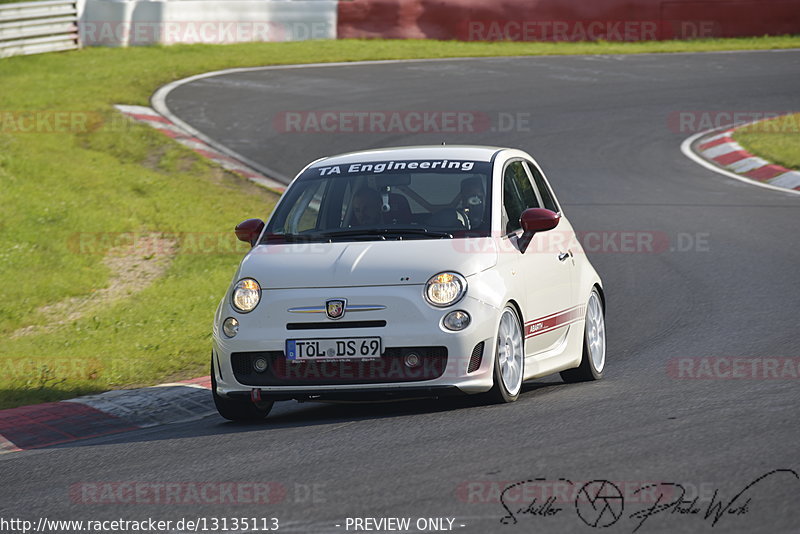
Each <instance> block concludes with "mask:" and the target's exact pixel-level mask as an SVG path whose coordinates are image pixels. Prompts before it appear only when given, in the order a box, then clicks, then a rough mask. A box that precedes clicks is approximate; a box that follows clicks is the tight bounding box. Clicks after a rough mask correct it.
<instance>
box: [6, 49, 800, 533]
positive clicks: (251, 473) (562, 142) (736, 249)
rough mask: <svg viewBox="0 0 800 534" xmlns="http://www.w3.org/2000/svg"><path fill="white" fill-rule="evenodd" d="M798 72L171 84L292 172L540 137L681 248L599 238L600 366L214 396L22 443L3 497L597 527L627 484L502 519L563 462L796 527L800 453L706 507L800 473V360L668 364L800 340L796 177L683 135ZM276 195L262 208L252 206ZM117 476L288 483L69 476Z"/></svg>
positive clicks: (562, 167) (30, 513) (767, 69)
mask: <svg viewBox="0 0 800 534" xmlns="http://www.w3.org/2000/svg"><path fill="white" fill-rule="evenodd" d="M798 87H800V51H784V52H753V53H714V54H697V55H682V54H681V55H642V56H616V57H612V56H602V57H541V58H509V59H471V60H447V61H434V62H407V63H394V64H378V65H372V66H365V65H357V66H336V67H320V68H304V69H294V70H263V71H253V72H242V73H236V74H230V75H222V76H217V77H213V78H207V79H201V80H198V81H196V82H193V83H190V84H187V85H183V86H181V87H179V88H177V89H175V90H173V91H172V92H171V93H170V94H169V96H168V98H167V100H166V103H167V105H168V106H169V108H170V109H171V110H172V111H173V112H174V113H175V114H176V115H177V116H178V117H180V118H181V119H183V120H184V121H186V122H188V123H189V124H191V125H192V126H194V127H195V128H197V129H198V130H200V131H201V132H203V133H204V134H206V135H208V136H210V137H212V138H213V139H215V140H217V141H218V142H220V143H222V144H224V145H226V146H227V147H229V148H231V149H232V150H235V151H237V152H239V153H241V154H243V155H245V156H246V157H248V158H250V159H252V160H255V161H257V162H259V163H261V164H263V165H265V166H268V167H270V168H272V169H274V170H276V171H277V172H278V173H279V174H282V175H283V176H284V177H285V176H290V175H293V174H294V173H295V172H296V171H298V170H299V169H300V168H301V167H302V166H303V165H305V164H306V163H307V162H309V161H311V160H312V159H314V158H316V157H319V156H322V155H325V154H332V153H337V152H342V151H348V150H356V149H363V148H370V147H380V146H385V145H403V144H423V143H440V142H441V141H442V140H443V138H444V140H446V141H447V143H448V144H455V143H470V144H472V143H474V144H491V145H499V146H504V145H508V146H515V147H520V148H523V149H525V150H528V151H529V152H531V153H532V154H533V155H534V157H536V158H537V159H538V161H539V162H540V163H541V164H542V165H543V167H544V169H545V172H547V173H548V177H549V178H550V181H551V182H552V183H553V185H554V188H555V190H556V193H557V194H558V195H559V198H560V200H561V202H562V204H564V208H565V212H566V213H567V215H568V216H569V218H570V220H571V221H572V223H573V225H574V226H575V227H576V228H577V229H578V230H579V231H587V232H612V231H629V232H649V231H652V232H661V233H663V234H666V235H667V236H669V238H670V240H671V248H672V250H669V249H667V250H662V251H658V252H653V253H647V252H646V251H638V252H632V253H618V252H614V251H613V250H607V251H598V252H594V253H592V254H591V259H592V261H593V263H594V265H595V266H596V268H597V270H598V271H599V273H600V275H601V276H602V277H603V279H604V282H605V286H606V292H607V295H608V315H607V324H608V340H609V351H608V367H607V374H606V377H605V378H604V379H603V380H602V381H599V382H596V383H588V384H579V385H566V384H563V383H561V381H560V380H559V379H558V378H557V377H552V378H548V379H544V380H539V381H537V382H535V383H532V384H530V385H528V386H526V388H525V392H524V394H523V395H522V396H521V397H520V400H519V401H518V402H517V403H515V404H511V405H504V406H481V405H474V404H473V403H468V402H463V401H461V402H456V401H447V402H444V401H441V402H432V401H424V402H421V401H420V402H412V403H399V404H379V405H357V406H350V405H322V404H319V405H315V404H296V403H282V404H279V405H276V409H275V411H274V412H273V415H272V416H271V417H270V418H269V420H268V421H267V422H265V423H263V424H258V425H250V426H248V425H240V424H232V423H227V422H224V421H223V420H222V419H221V418H218V417H216V416H214V417H210V418H206V419H204V420H201V421H197V422H193V423H188V424H183V425H172V426H167V427H159V428H154V429H150V430H142V431H136V432H131V433H127V434H123V435H120V436H116V437H109V438H103V439H96V440H88V441H82V442H78V443H74V444H70V445H67V446H62V447H54V448H49V449H45V450H35V451H26V452H20V453H15V454H9V455H4V456H2V457H0V472H1V473H2V481H3V483H2V485H0V516H2V517H27V518H37V517H39V516H45V517H48V518H50V519H67V518H74V519H114V518H120V517H121V518H124V519H137V518H146V517H153V518H158V519H175V518H180V517H196V516H201V517H229V518H230V517H253V516H256V517H277V518H279V519H280V521H281V527H282V528H281V530H282V531H285V532H313V533H317V532H344V531H345V529H344V525H345V523H344V521H345V518H347V517H355V516H358V517H365V516H400V517H411V518H418V517H451V518H453V517H455V518H456V521H455V526H456V530H458V531H464V532H477V533H482V532H509V533H510V532H534V531H536V532H592V531H594V529H592V528H591V527H589V526H587V524H586V523H585V522H584V521H583V520H582V519H581V515H579V512H581V513H582V515H583V516H584V517H586V518H588V519H589V520H590V521H591V520H592V518H594V519H597V517H601V519H600V523H599V524H598V526H602V525H603V524H604V523H606V522H608V520H609V518H610V517H611V515H609V514H610V513H611V512H612V511H614V512H615V513H618V512H619V509H618V508H617V509H615V508H614V507H615V506H617V505H618V504H619V502H620V501H619V500H617V501H612V500H609V501H608V503H609V506H610V507H611V508H609V509H606V511H605V515H603V516H600V515H599V514H600V512H602V511H603V508H602V506H601V503H604V502H605V501H603V500H602V499H600V500H598V501H597V502H596V505H597V507H596V508H595V509H594V511H592V510H591V509H590V508H591V507H589V508H587V506H586V505H582V506H581V507H578V508H577V509H576V506H575V504H573V503H572V501H570V502H563V503H562V502H557V503H555V504H554V506H553V508H561V509H562V510H561V511H559V512H557V513H555V515H550V516H547V517H545V516H542V515H538V516H534V515H525V516H523V515H517V520H518V523H516V524H508V525H506V524H502V523H501V518H503V517H504V516H505V515H506V511H505V510H504V509H503V507H502V506H501V504H499V503H498V502H497V497H498V494H499V490H501V489H502V488H504V487H505V486H507V485H509V484H512V483H514V482H516V481H522V480H526V479H534V478H539V477H543V478H546V479H548V480H551V481H554V480H556V479H559V478H564V479H568V480H569V481H571V482H572V483H573V484H574V485H575V487H580V486H581V485H582V484H583V483H584V482H586V481H591V480H608V481H612V482H615V484H616V486H618V487H621V488H622V489H623V490H624V491H626V492H628V493H630V492H631V491H632V489H635V487H638V486H640V485H646V484H648V483H652V482H674V483H680V484H682V485H684V486H685V487H686V488H687V490H688V493H687V495H686V496H687V498H691V497H693V495H694V493H695V492H699V494H700V495H699V496H700V500H699V501H698V502H697V507H698V508H700V509H701V513H700V514H680V513H672V512H673V509H670V510H668V511H666V512H664V513H661V514H659V515H657V516H654V517H651V518H649V519H647V520H646V522H645V523H644V524H643V525H642V526H641V528H640V529H639V530H638V532H797V531H798V529H800V509H799V508H798V507H797V496H798V495H800V480H798V479H797V478H796V477H795V475H794V474H792V473H788V472H781V473H776V474H774V475H771V476H770V477H767V478H766V479H764V480H762V481H761V482H759V483H757V484H756V485H755V486H753V487H751V488H750V489H748V490H747V491H746V492H745V494H744V497H740V499H739V500H738V501H736V502H735V503H734V505H733V506H732V508H736V509H738V508H739V507H740V506H741V505H742V504H744V503H745V501H746V500H747V499H748V498H749V499H750V501H749V502H748V504H747V506H746V507H745V512H746V513H742V514H740V515H733V514H726V515H725V516H724V517H723V518H722V519H720V520H719V522H718V523H717V525H716V526H712V520H711V519H710V518H709V519H704V518H703V514H704V512H705V510H706V509H707V507H708V504H709V500H710V498H711V495H712V494H713V492H714V489H716V488H718V489H719V493H718V495H717V500H720V499H722V500H723V503H724V504H727V503H728V501H730V500H731V499H732V498H733V497H734V496H735V495H736V494H737V493H739V492H740V491H741V490H742V489H744V488H745V486H746V485H748V484H749V483H750V482H752V481H754V480H755V479H757V478H758V477H759V476H761V475H763V474H766V473H768V472H769V471H772V470H775V469H792V470H794V471H795V472H800V460H799V459H798V454H797V452H798V443H800V425H798V422H797V416H796V414H797V411H796V409H797V406H798V401H800V387H798V385H799V384H800V382H798V379H792V378H784V379H724V378H717V379H704V380H692V379H676V378H674V377H673V376H672V375H671V374H670V373H669V372H668V368H669V365H670V362H671V361H674V359H675V358H691V357H744V358H773V357H794V358H797V357H798V356H800V348H798V347H799V346H800V345H799V344H798V333H797V332H798V326H800V324H799V323H800V320H799V319H798V317H799V315H798V312H799V311H800V284H799V283H798V278H800V268H799V267H800V240H799V239H798V237H797V233H796V232H797V231H798V222H800V199H798V197H796V196H792V195H790V194H788V193H780V192H775V191H769V190H764V189H760V188H758V187H754V186H751V185H747V184H743V183H740V182H736V181H733V180H730V179H728V178H726V177H723V176H720V175H717V174H715V173H713V172H711V171H709V170H707V169H704V168H702V167H700V166H698V165H697V164H695V163H693V162H692V161H690V160H688V159H687V158H685V157H684V156H683V155H682V154H681V152H680V150H679V147H680V143H681V141H682V140H683V139H684V138H685V137H688V136H689V135H690V134H691V133H693V132H690V131H686V132H676V131H674V130H673V129H672V128H671V127H670V122H669V118H670V117H671V116H674V115H671V114H674V113H676V112H680V111H687V110H697V111H703V110H709V111H715V110H716V111H722V110H725V111H735V110H739V111H785V110H792V109H794V110H796V109H797V108H798V105H800V101H799V100H800V98H799V97H798V92H797V88H798ZM303 110H386V111H397V110H451V111H475V112H480V113H485V114H488V116H490V117H496V116H497V115H496V114H497V113H499V112H510V113H529V114H530V115H529V117H530V124H529V127H524V128H513V129H512V131H492V130H491V128H488V129H485V130H484V131H480V132H464V133H461V134H447V135H442V134H440V133H423V134H403V133H385V134H382V133H376V132H373V133H338V134H324V133H316V134H312V133H308V134H303V133H282V132H280V131H278V130H279V129H276V128H275V122H274V118H275V117H276V116H277V115H278V114H279V113H281V112H286V111H303ZM256 215H262V216H264V215H266V214H256V213H242V217H241V218H242V219H244V218H246V217H250V216H256ZM235 222H237V221H231V223H232V224H234V223H235ZM659 235H662V234H659ZM679 236H684V237H679ZM686 236H693V239H692V240H693V241H694V245H695V246H690V245H692V243H689V241H690V240H689V238H688V237H686ZM697 237H699V238H700V245H699V246H698V245H697V240H696V238H697ZM683 247H685V248H688V249H689V250H682V248H683ZM234 269H235V265H233V264H231V272H232V273H233V270H234ZM209 313H211V312H209ZM109 481H115V482H123V481H132V482H153V483H155V482H207V481H208V482H218V481H243V482H266V481H273V482H277V483H279V484H282V485H283V487H285V488H286V490H287V493H286V495H285V498H283V499H282V500H281V502H278V503H274V504H268V505H264V504H260V505H252V504H233V505H231V504H226V505H218V504H208V505H203V506H198V505H196V504H164V503H161V504H143V503H139V504H82V503H80V502H76V501H80V499H76V498H75V495H74V494H73V496H72V497H71V496H70V493H69V491H70V488H71V487H72V488H73V489H74V488H75V486H73V485H74V484H80V483H83V482H109ZM476 482H477V483H478V484H473V485H469V484H470V483H476ZM485 483H488V484H485ZM542 487H552V486H547V485H546V483H543V484H542ZM309 488H315V491H314V496H313V497H311V496H309V491H308V489H309ZM464 488H471V490H472V491H471V492H470V491H462V490H464ZM609 488H610V486H609ZM663 488H664V487H663V486H662V488H661V489H660V490H659V491H662V490H663ZM673 489H674V487H673ZM492 490H494V492H493V491H492ZM608 494H609V495H611V493H610V490H609V493H608ZM674 495H675V494H672V496H673V499H674ZM534 496H535V495H534ZM546 496H547V495H546V494H545V498H546ZM529 497H530V496H529ZM673 499H668V500H669V501H671V500H673ZM638 500H639V501H642V500H645V501H646V499H638ZM528 501H530V499H528ZM543 501H544V499H538V500H537V505H539V504H543ZM636 501H637V499H636V498H635V497H631V496H630V495H629V498H628V499H626V500H625V503H624V506H625V507H624V511H623V512H622V514H621V515H622V517H621V518H620V519H619V520H618V521H616V522H615V523H614V524H613V525H611V526H610V527H608V528H603V529H602V530H603V531H604V532H632V531H633V530H634V529H635V527H636V526H637V524H638V521H637V519H636V517H634V518H631V517H630V516H631V515H632V514H635V513H636V512H637V511H640V510H642V509H643V508H646V507H648V506H651V505H652V502H644V503H643V502H636ZM651 501H652V499H651ZM662 502H663V501H662ZM527 504H529V502H524V503H523V502H522V501H520V500H516V501H513V502H512V504H511V506H510V507H511V508H512V509H514V510H516V509H518V508H521V507H525V506H527ZM592 514H594V515H592ZM512 523H513V521H512ZM337 524H339V525H342V527H336V526H335V525H337ZM458 525H465V527H459V526H458ZM351 531H352V530H351Z"/></svg>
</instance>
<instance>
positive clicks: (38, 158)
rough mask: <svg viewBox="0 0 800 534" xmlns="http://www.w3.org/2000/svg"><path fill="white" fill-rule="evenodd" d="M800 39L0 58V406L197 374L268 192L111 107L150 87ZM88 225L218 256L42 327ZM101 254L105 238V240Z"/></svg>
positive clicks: (79, 283) (267, 204) (74, 282)
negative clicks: (275, 70) (243, 225)
mask: <svg viewBox="0 0 800 534" xmlns="http://www.w3.org/2000/svg"><path fill="white" fill-rule="evenodd" d="M793 47H800V37H773V38H751V39H735V40H707V41H675V42H646V43H602V42H594V43H510V42H503V43H464V42H436V41H381V40H375V41H356V40H350V41H317V42H300V43H256V44H244V45H228V46H209V45H192V46H188V45H176V46H171V47H146V48H145V47H142V48H130V49H112V48H90V49H85V50H80V51H75V52H65V53H57V54H44V55H38V56H27V57H13V58H8V59H3V60H2V61H0V110H2V111H0V213H2V217H0V336H2V337H3V339H4V342H3V344H2V347H0V408H6V407H11V406H17V405H22V404H29V403H33V402H41V401H47V400H56V399H62V398H69V397H73V396H76V395H79V394H85V393H92V392H99V391H104V390H107V389H112V388H121V387H131V386H137V385H144V384H152V383H157V382H159V381H164V380H168V379H178V378H189V377H192V376H197V375H200V374H205V373H207V362H208V357H209V352H210V323H211V319H212V316H213V313H214V310H215V307H216V304H217V302H218V300H219V298H220V297H221V296H222V294H223V292H224V290H225V288H226V287H227V284H228V282H229V279H230V277H231V276H232V274H233V272H234V269H235V267H236V264H237V262H238V260H239V258H240V257H241V254H242V252H243V250H245V249H246V245H244V244H239V245H240V246H239V247H238V248H237V244H236V242H235V238H234V236H233V233H232V231H231V229H232V227H233V226H234V225H235V224H236V223H237V222H239V221H240V220H242V219H245V218H248V217H253V216H261V217H266V216H267V215H268V214H269V212H270V211H271V209H272V207H273V205H274V202H275V200H276V199H275V196H274V195H272V194H271V193H269V192H267V191H265V190H263V189H260V188H258V187H256V186H253V185H252V184H250V183H249V182H247V181H245V180H242V179H240V178H237V177H235V176H232V175H229V174H227V173H224V172H221V171H220V170H219V169H218V168H216V167H214V166H212V165H210V164H209V163H207V162H205V161H204V160H202V159H200V158H199V157H197V156H196V155H195V154H194V153H193V152H191V151H189V150H188V149H185V148H183V147H182V146H180V145H178V144H177V143H174V142H173V141H171V140H170V139H168V138H167V137H165V136H163V135H161V134H160V133H157V132H156V131H154V130H151V129H149V128H147V127H144V126H140V125H135V124H132V123H127V122H126V121H124V120H121V118H120V115H119V114H117V113H116V111H115V110H114V109H113V108H112V105H113V104H117V103H121V104H142V105H146V104H147V103H148V100H149V97H150V95H151V94H152V93H153V91H154V90H155V89H156V88H158V87H159V86H160V85H162V84H164V83H167V82H169V81H172V80H175V79H178V78H183V77H186V76H189V75H192V74H196V73H200V72H205V71H209V70H216V69H223V68H231V67H243V66H254V65H267V64H289V63H307V62H321V61H353V60H370V59H390V58H419V57H459V56H501V55H505V56H509V55H533V54H601V53H602V54H616V53H623V54H626V53H641V52H685V51H700V50H737V49H773V48H793ZM42 110H49V111H70V112H78V113H79V115H78V116H79V117H88V119H87V120H88V126H89V127H88V128H86V129H81V128H77V129H75V130H73V131H70V130H69V129H67V131H60V132H57V133H43V132H37V133H19V132H16V131H14V129H15V126H16V125H18V121H17V119H18V118H19V116H20V113H22V112H26V111H34V112H35V111H42ZM97 232H109V233H116V232H166V233H173V232H177V233H182V232H213V233H221V235H223V236H226V237H225V239H226V241H225V246H226V247H228V248H227V249H226V250H231V251H234V252H228V253H218V254H213V253H206V254H196V253H192V251H193V250H194V249H192V248H191V247H190V246H189V244H186V243H184V245H183V247H182V248H181V249H179V250H178V254H177V255H176V256H175V260H174V262H173V263H172V264H171V266H170V267H169V270H168V271H167V272H166V274H165V275H164V276H163V277H161V278H160V279H158V280H157V281H156V282H155V283H154V284H152V285H151V286H149V287H147V288H146V289H144V290H143V291H141V292H138V293H134V294H132V295H131V296H129V297H127V298H124V299H121V300H119V301H117V302H115V303H113V304H112V305H109V306H105V307H101V308H98V309H95V310H93V311H92V312H91V313H89V314H87V315H86V316H84V317H81V318H78V319H76V320H72V321H69V322H67V323H66V324H64V325H61V326H57V327H55V328H54V329H53V330H52V331H48V332H42V333H38V334H33V335H27V336H23V337H16V338H11V334H12V333H14V332H15V331H17V330H18V329H19V328H22V327H29V326H37V325H38V326H43V325H46V324H48V322H49V321H50V319H48V318H47V316H46V315H44V314H42V313H40V312H38V311H37V310H39V309H40V308H41V307H42V306H45V305H47V304H51V303H54V302H59V301H62V300H64V299H66V298H69V297H84V296H89V295H92V294H93V293H95V292H96V291H97V290H98V289H100V288H103V287H106V286H107V285H108V283H109V270H108V268H107V267H106V266H105V265H104V263H103V255H102V254H98V253H89V254H87V253H82V252H81V251H80V250H78V249H76V239H77V238H78V236H80V235H84V236H85V235H89V236H90V237H91V236H93V235H95V233H97ZM101 252H102V251H101Z"/></svg>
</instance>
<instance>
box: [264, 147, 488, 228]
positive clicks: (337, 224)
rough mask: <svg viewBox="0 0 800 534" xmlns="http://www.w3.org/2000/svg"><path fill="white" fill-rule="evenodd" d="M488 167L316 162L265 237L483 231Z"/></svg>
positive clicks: (420, 162) (476, 163)
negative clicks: (331, 163) (327, 164)
mask: <svg viewBox="0 0 800 534" xmlns="http://www.w3.org/2000/svg"><path fill="white" fill-rule="evenodd" d="M490 170H491V164H490V163H488V162H481V161H470V160H452V161H451V160H396V161H380V162H364V163H347V164H343V165H329V166H325V164H324V163H321V164H319V165H317V166H314V167H312V168H309V169H307V170H306V171H305V172H304V173H303V174H302V175H301V176H300V177H299V178H298V179H297V180H296V181H295V182H294V183H293V184H292V186H291V187H290V188H289V189H288V191H287V192H286V193H285V197H284V198H283V200H282V201H281V202H280V204H279V206H278V207H277V209H276V211H275V213H274V214H273V216H272V218H271V219H270V222H269V224H268V226H267V231H266V232H265V236H264V240H263V241H266V242H272V241H278V242H295V241H319V240H321V241H333V240H351V241H358V240H387V239H442V238H460V237H473V236H487V235H489V231H490V225H491V213H490V209H489V207H490V206H491V203H490V198H489V193H490V191H491V187H489V176H490ZM263 241H262V242H263Z"/></svg>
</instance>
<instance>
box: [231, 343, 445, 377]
mask: <svg viewBox="0 0 800 534" xmlns="http://www.w3.org/2000/svg"><path fill="white" fill-rule="evenodd" d="M411 353H416V354H417V355H418V356H419V357H420V364H419V365H418V366H417V367H413V368H412V367H408V366H407V365H406V364H405V357H406V356H407V355H409V354H411ZM259 357H263V358H265V359H266V360H267V362H268V363H269V365H268V367H267V369H266V370H265V371H264V372H262V373H258V372H256V371H255V369H254V367H253V362H254V361H255V360H257V359H258V358H259ZM231 365H232V367H233V374H234V376H235V377H236V380H237V381H238V382H239V383H240V384H244V385H246V386H302V385H346V384H379V383H402V382H418V381H424V380H433V379H434V378H439V377H440V376H442V375H443V374H444V370H445V368H446V367H447V347H390V348H386V349H384V352H383V355H382V356H381V357H380V358H376V359H371V360H327V361H325V360H322V361H300V362H297V361H292V360H287V359H286V357H285V355H284V353H283V351H262V352H234V353H233V354H231Z"/></svg>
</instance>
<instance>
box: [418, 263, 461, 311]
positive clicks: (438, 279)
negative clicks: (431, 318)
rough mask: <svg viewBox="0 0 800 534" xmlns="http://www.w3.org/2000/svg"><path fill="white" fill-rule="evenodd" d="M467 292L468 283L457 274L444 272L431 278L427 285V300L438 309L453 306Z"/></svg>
mask: <svg viewBox="0 0 800 534" xmlns="http://www.w3.org/2000/svg"><path fill="white" fill-rule="evenodd" d="M466 292H467V281H466V280H465V279H464V277H463V276H461V275H460V274H457V273H451V272H444V273H439V274H437V275H434V276H432V277H431V279H430V280H428V282H427V283H426V284H425V293H424V295H425V300H427V301H428V303H429V304H431V305H433V306H436V307H437V308H445V307H447V306H451V305H453V304H455V303H456V302H458V301H459V300H461V297H463V296H464V293H466Z"/></svg>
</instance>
